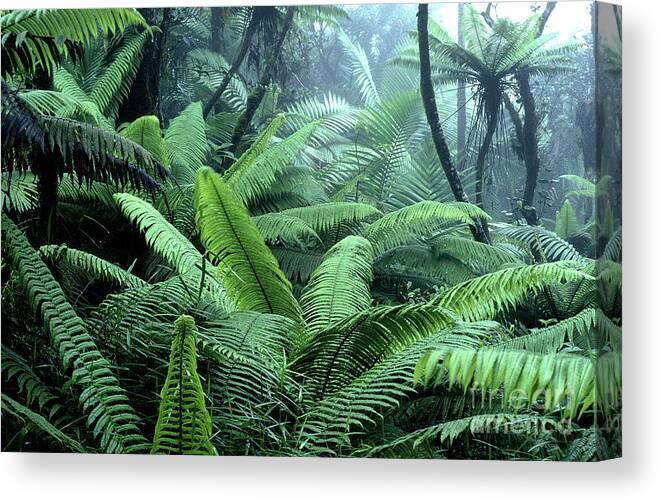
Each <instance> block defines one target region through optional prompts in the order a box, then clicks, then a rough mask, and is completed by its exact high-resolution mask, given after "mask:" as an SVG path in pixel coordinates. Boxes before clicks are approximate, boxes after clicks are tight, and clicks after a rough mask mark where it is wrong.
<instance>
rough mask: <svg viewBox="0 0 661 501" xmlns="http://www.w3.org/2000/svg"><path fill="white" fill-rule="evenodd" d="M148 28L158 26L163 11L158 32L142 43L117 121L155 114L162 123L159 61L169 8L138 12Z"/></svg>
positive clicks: (168, 21) (169, 16)
mask: <svg viewBox="0 0 661 501" xmlns="http://www.w3.org/2000/svg"><path fill="white" fill-rule="evenodd" d="M139 10H140V14H142V16H143V17H144V18H145V20H146V21H147V23H148V24H149V25H150V26H153V25H155V24H157V23H158V18H159V17H160V16H159V10H162V17H161V22H160V23H159V28H160V31H159V32H157V33H155V34H154V36H153V38H152V39H151V40H148V41H147V42H145V46H144V48H143V51H142V62H141V63H140V68H139V69H138V74H137V75H136V77H135V80H134V81H133V85H132V86H131V90H130V92H129V95H128V98H127V99H126V101H125V102H124V103H123V104H122V105H121V106H120V109H119V120H118V121H119V122H120V123H121V122H132V121H133V120H135V119H136V118H139V117H141V116H144V115H156V116H157V117H158V118H159V120H160V121H161V124H162V123H163V113H162V110H161V59H162V56H163V48H164V46H165V41H166V39H167V33H168V28H169V24H170V18H171V11H172V9H168V8H165V9H139Z"/></svg>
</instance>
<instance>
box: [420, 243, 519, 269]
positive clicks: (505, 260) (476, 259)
mask: <svg viewBox="0 0 661 501" xmlns="http://www.w3.org/2000/svg"><path fill="white" fill-rule="evenodd" d="M432 249H433V251H434V254H435V255H436V256H438V257H442V256H450V257H452V258H454V259H456V260H458V261H459V262H461V263H464V264H465V265H466V266H467V267H469V268H470V269H471V270H474V271H475V272H476V273H478V274H479V273H488V272H491V271H496V270H497V269H499V268H500V267H502V266H503V265H506V264H521V260H520V259H519V257H518V256H517V255H515V254H513V253H512V252H509V250H506V249H503V248H501V247H497V246H495V245H489V244H484V243H482V242H478V241H476V240H473V239H471V238H465V237H461V236H454V235H443V236H440V237H437V238H434V239H433V240H432Z"/></svg>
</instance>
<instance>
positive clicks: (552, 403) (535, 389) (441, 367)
mask: <svg viewBox="0 0 661 501" xmlns="http://www.w3.org/2000/svg"><path fill="white" fill-rule="evenodd" d="M611 360H613V359H611ZM604 365H606V364H604ZM609 365H610V364H609ZM596 373H597V364H596V363H595V360H592V359H590V358H588V357H582V356H577V355H569V354H564V353H550V354H545V355H539V354H534V353H529V352H527V351H523V350H501V349H498V348H483V349H479V350H456V349H446V350H438V351H433V352H430V353H427V354H426V355H425V356H424V357H422V358H421V359H420V362H419V364H418V366H417V367H416V372H415V376H414V377H415V378H416V381H419V382H422V383H423V384H424V385H437V384H441V383H445V382H446V381H447V383H448V384H449V385H450V387H452V386H453V385H455V384H456V385H459V386H461V387H462V388H463V390H464V391H467V390H468V388H469V386H471V383H472V388H473V389H476V390H479V391H480V392H482V393H483V394H487V393H489V392H494V391H496V390H499V389H501V388H502V390H503V399H502V400H503V403H504V405H507V406H511V407H514V408H517V407H518V408H521V405H522V403H525V404H527V406H528V407H530V406H532V405H533V404H535V403H537V402H540V403H541V402H543V405H544V409H545V411H546V412H552V411H559V412H560V414H561V415H562V416H563V417H566V418H570V419H571V418H578V417H580V416H581V415H582V414H583V413H584V412H586V411H588V410H591V409H593V408H596V407H597V406H598V405H599V406H601V405H603V402H600V401H599V399H598V397H597V385H596V379H597V378H596ZM604 374H606V378H607V379H605V380H604V381H603V382H604V384H608V387H609V388H617V387H620V388H621V383H620V381H619V379H618V376H616V375H615V374H614V373H610V372H607V370H605V371H604ZM600 384H601V383H600ZM610 402H612V401H610Z"/></svg>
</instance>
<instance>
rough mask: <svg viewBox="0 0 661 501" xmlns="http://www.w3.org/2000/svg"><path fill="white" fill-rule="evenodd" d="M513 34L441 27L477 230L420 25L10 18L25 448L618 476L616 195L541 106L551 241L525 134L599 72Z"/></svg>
mask: <svg viewBox="0 0 661 501" xmlns="http://www.w3.org/2000/svg"><path fill="white" fill-rule="evenodd" d="M549 13H550V11H549ZM488 19H489V16H486V15H485V16H482V15H481V13H480V12H478V11H477V10H476V9H474V8H472V7H469V8H467V11H466V17H465V18H464V22H463V25H462V26H461V27H460V29H462V30H464V32H465V33H464V34H465V45H464V46H461V45H459V44H457V43H455V41H454V39H453V38H452V37H451V36H450V34H449V33H448V32H446V30H445V29H444V27H443V26H444V24H443V22H442V19H441V20H438V21H439V22H437V21H433V22H431V21H430V24H429V31H430V39H431V41H430V50H431V52H432V57H431V65H432V77H433V78H432V79H433V81H434V84H435V85H436V86H437V89H436V91H437V94H438V96H439V97H438V102H439V114H440V115H441V118H442V123H443V128H444V132H445V136H446V137H447V140H448V143H449V145H450V150H451V154H452V156H453V159H454V160H455V162H456V163H457V165H459V166H460V169H459V178H460V179H461V182H463V183H464V186H465V188H466V192H467V193H468V194H469V198H470V199H471V200H472V201H473V202H475V204H474V203H470V202H466V201H463V200H461V201H456V200H455V198H453V194H452V191H451V189H450V185H449V183H448V180H447V179H446V174H445V173H444V170H443V167H442V165H441V161H440V159H439V157H438V156H437V153H436V150H435V149H434V145H433V144H432V141H431V138H430V133H429V125H428V123H427V120H426V118H425V112H424V109H423V103H422V100H421V97H420V92H419V89H418V86H419V79H420V75H419V71H420V64H419V54H418V45H417V42H416V39H417V36H418V35H417V33H416V32H409V29H412V28H413V27H414V26H415V9H414V8H413V6H393V7H392V9H388V8H385V7H378V6H363V7H346V8H340V7H331V6H327V7H297V8H295V10H294V11H293V12H292V11H291V10H288V9H284V8H282V9H281V8H276V7H255V8H249V7H232V8H217V9H215V8H214V9H209V8H199V9H191V8H186V9H173V8H165V9H144V10H142V11H140V12H138V11H136V10H133V9H106V10H70V11H64V10H39V11H11V12H2V13H1V23H2V31H3V37H2V60H3V62H2V100H3V106H2V164H3V170H2V197H3V198H2V211H3V214H2V327H3V346H2V377H3V394H2V413H3V420H2V442H3V450H12V451H73V452H107V453H149V452H150V451H151V453H154V454H210V455H214V454H220V455H288V456H306V455H322V456H360V457H405V458H422V457H424V458H492V459H537V460H546V459H555V460H595V459H603V458H607V457H613V456H616V455H618V454H619V453H620V451H621V439H620V435H619V425H618V423H619V419H620V415H621V387H622V383H621V349H622V335H621V280H622V275H621V273H622V272H621V265H620V264H619V263H620V262H621V253H622V237H621V229H620V216H619V212H618V209H617V201H616V200H615V198H613V193H614V190H616V188H617V186H616V184H615V182H614V180H613V179H612V178H611V177H609V176H603V177H602V178H600V179H595V177H596V172H595V170H594V168H591V169H589V168H588V167H587V163H586V162H587V159H586V158H584V159H583V160H584V164H585V165H579V164H580V162H577V161H576V158H580V156H581V154H580V152H579V151H578V150H580V147H578V146H577V147H576V151H573V150H571V149H570V148H569V147H568V148H567V151H568V153H567V155H568V157H567V158H560V157H558V156H557V155H555V153H553V151H555V150H553V148H552V147H551V146H550V145H552V143H553V142H554V141H556V140H557V139H556V137H557V134H559V132H557V130H556V129H557V128H558V123H559V122H561V121H562V120H563V118H562V116H560V115H559V113H560V112H559V111H558V110H557V109H555V108H554V107H553V104H554V103H553V102H551V100H549V99H548V92H547V91H546V90H545V89H544V87H543V86H541V85H540V87H539V90H538V88H535V89H534V92H533V94H534V97H535V98H536V99H538V100H539V101H538V109H541V110H542V111H540V117H542V118H541V119H540V120H539V127H538V130H536V133H535V137H536V141H538V143H539V148H540V151H541V154H542V157H541V158H542V165H544V166H546V165H547V164H548V165H551V163H552V166H551V167H548V168H546V169H545V171H544V174H543V175H544V176H547V177H549V178H551V179H546V183H544V182H542V181H544V179H540V181H539V182H538V181H537V177H535V182H536V183H538V186H537V188H536V197H537V198H536V199H535V200H536V207H534V209H535V210H534V212H535V213H536V214H537V216H538V217H539V219H538V223H539V224H537V225H531V224H528V223H529V221H527V219H528V218H527V217H526V211H530V210H532V209H533V208H532V207H530V206H529V202H530V200H527V201H526V204H524V203H523V202H522V198H521V197H522V195H521V193H520V192H521V187H522V186H523V185H524V184H525V183H524V181H530V179H529V172H528V171H526V169H525V168H524V169H522V168H521V167H522V166H524V165H528V162H527V160H528V159H526V158H524V157H525V155H526V154H528V153H529V152H528V153H526V152H523V153H522V144H521V142H520V141H519V140H518V139H517V137H516V136H517V126H520V125H521V124H518V123H517V118H518V120H519V121H520V120H521V117H520V116H519V114H520V113H523V110H522V109H519V108H520V107H519V105H518V104H517V103H518V102H519V100H520V97H521V95H520V93H521V85H525V84H522V83H521V82H527V81H528V80H527V79H528V78H530V79H532V80H531V81H532V82H549V81H554V79H557V78H560V77H559V76H558V75H559V74H560V73H562V75H563V77H565V76H566V78H574V77H573V76H572V75H573V73H572V72H573V71H574V70H575V63H577V62H580V61H581V58H583V57H585V55H586V54H587V53H589V51H591V50H592V49H591V48H590V45H589V44H579V43H566V44H560V43H555V42H554V40H553V38H554V36H553V35H547V34H544V35H542V34H541V33H540V34H537V33H536V30H537V28H538V27H539V26H540V19H541V17H540V13H531V17H530V18H529V19H527V20H525V21H524V22H520V23H515V22H514V21H510V20H508V19H498V20H497V21H496V22H495V23H489V22H488ZM212 20H215V21H213V22H212ZM214 23H216V24H214ZM290 24H291V26H290ZM542 28H543V24H542ZM540 35H541V36H540ZM282 39H284V41H282ZM278 41H282V44H280V43H277V42H278ZM280 45H282V47H281V48H280ZM242 48H246V50H245V51H244V50H242ZM248 49H249V50H248ZM274 51H279V52H274ZM269 61H275V62H277V64H276V65H274V66H275V67H274V68H272V67H271V66H270V65H269ZM235 63H236V64H235ZM522 72H525V73H526V76H525V80H524V79H523V77H522ZM228 75H229V76H230V77H231V78H229V79H226V76H228ZM294 78H295V79H294ZM258 82H259V83H258ZM264 82H266V85H265V86H264V85H262V84H263V83H264ZM221 85H225V87H224V88H220V91H222V92H218V94H219V95H218V96H216V97H212V96H214V95H215V94H216V93H217V92H216V91H218V89H219V86H221ZM457 85H461V86H466V88H467V89H469V91H470V92H469V94H472V97H470V99H469V101H472V104H471V105H470V106H466V107H465V108H464V106H461V107H459V109H457V108H458V106H457V102H456V99H455V98H456V95H457V89H456V86H457ZM446 94H447V95H449V96H450V98H448V97H443V96H445V95H446ZM558 99H563V100H564V102H565V104H564V105H563V106H564V107H565V108H571V107H572V106H573V107H577V106H578V105H579V104H577V97H576V95H574V94H572V93H571V92H565V93H564V94H561V95H559V97H558ZM466 104H467V103H464V105H466ZM462 109H464V113H468V118H469V120H468V125H469V127H470V131H469V134H468V141H467V142H466V143H465V144H463V145H462V144H460V141H459V140H458V132H459V131H458V125H457V123H456V120H455V118H454V116H455V114H456V113H458V112H460V111H461V110H462ZM563 110H564V111H562V113H566V110H565V109H564V108H563ZM207 111H208V113H207ZM528 113H530V111H528ZM525 118H526V119H527V120H530V116H528V117H525ZM536 118H537V117H536ZM578 128H579V127H578V126H577V128H576V129H577V130H578ZM519 139H520V138H519ZM524 149H525V148H524ZM553 155H555V156H553ZM572 155H573V156H572ZM570 157H571V161H570ZM527 172H528V173H527ZM522 176H528V177H526V178H525V179H524V177H522ZM535 176H537V173H535ZM476 190H477V191H476ZM528 213H529V212H528ZM480 224H482V225H484V227H485V228H488V230H489V235H490V236H489V241H488V242H487V241H478V240H477V239H476V238H475V237H474V234H473V232H472V230H474V229H475V226H476V225H477V226H479V225H480Z"/></svg>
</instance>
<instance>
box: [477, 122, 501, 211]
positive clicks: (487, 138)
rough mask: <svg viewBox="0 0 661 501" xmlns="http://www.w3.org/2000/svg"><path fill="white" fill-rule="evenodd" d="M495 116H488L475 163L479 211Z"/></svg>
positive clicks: (494, 129) (494, 128) (482, 204)
mask: <svg viewBox="0 0 661 501" xmlns="http://www.w3.org/2000/svg"><path fill="white" fill-rule="evenodd" d="M496 123H497V115H495V114H494V115H490V116H489V118H488V123H487V130H486V132H485V134H484V139H483V140H482V144H481V145H480V151H479V152H478V154H477V162H476V164H475V203H476V204H477V206H478V207H480V209H483V208H484V201H483V199H484V197H483V194H482V189H483V184H484V163H485V161H486V159H487V154H488V153H489V148H490V147H491V142H492V140H493V135H494V133H495V132H496Z"/></svg>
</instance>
